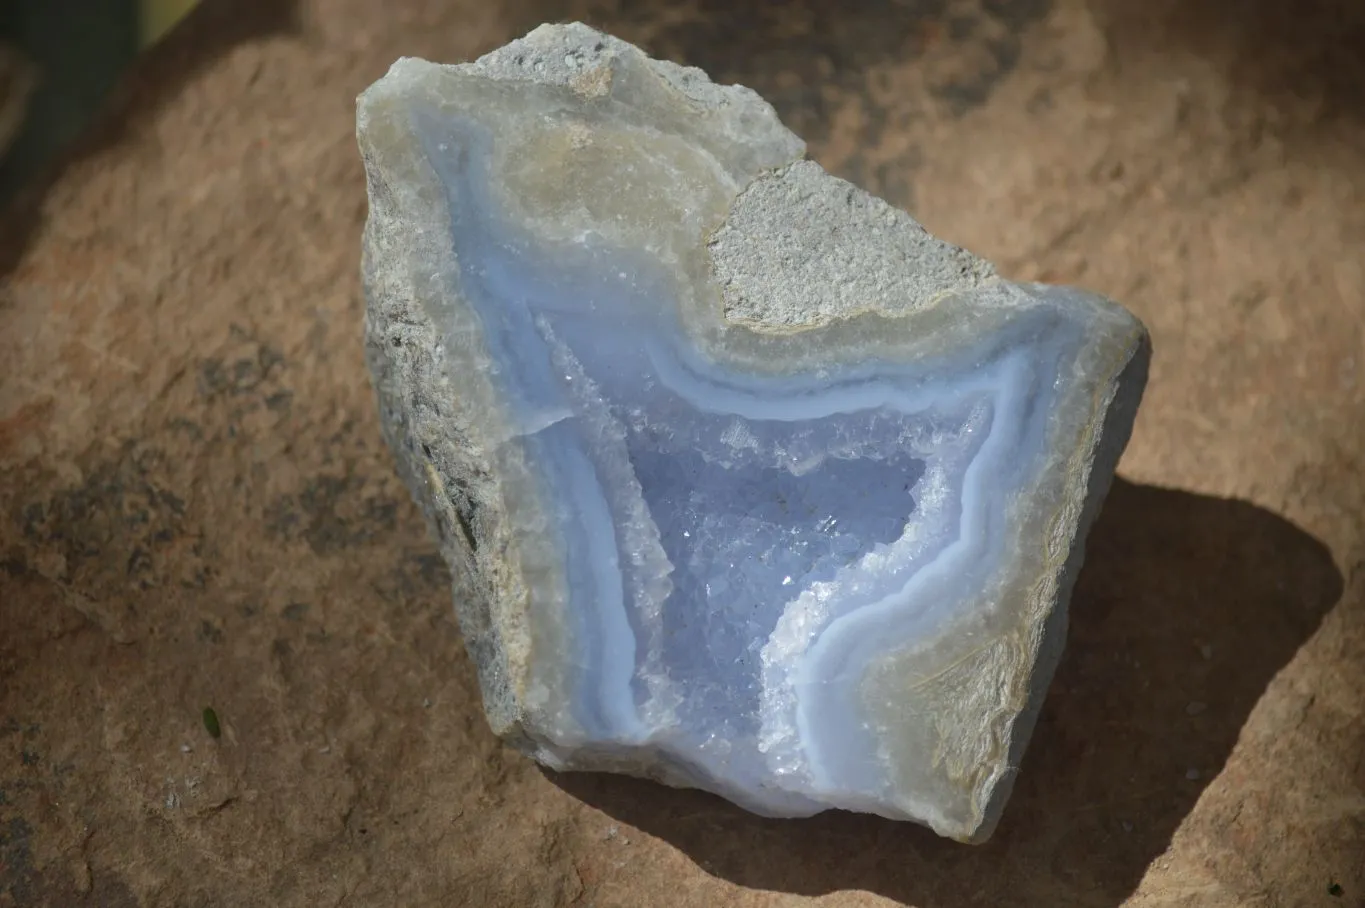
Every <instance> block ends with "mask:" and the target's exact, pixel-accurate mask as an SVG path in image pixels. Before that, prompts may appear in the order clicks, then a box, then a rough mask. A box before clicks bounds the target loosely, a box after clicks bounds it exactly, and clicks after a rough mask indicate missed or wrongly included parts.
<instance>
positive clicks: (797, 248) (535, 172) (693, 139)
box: [358, 25, 1149, 841]
mask: <svg viewBox="0 0 1365 908" xmlns="http://www.w3.org/2000/svg"><path fill="white" fill-rule="evenodd" d="M358 134H359V140H360V147H361V151H362V155H363V157H364V161H365V168H366V173H367V175H368V180H369V196H370V216H369V221H368V223H367V226H366V230H365V240H364V279H365V288H366V294H367V300H368V313H367V351H368V362H369V366H370V369H371V371H372V372H373V375H374V380H375V385H376V387H377V389H378V394H379V406H380V410H381V414H382V418H383V426H384V431H385V434H386V436H387V438H388V441H389V444H390V445H391V446H392V448H393V450H394V452H395V453H396V455H397V458H398V463H399V468H400V470H401V471H402V474H403V476H404V478H405V480H406V482H407V484H408V486H409V487H410V488H411V490H412V493H413V495H414V496H415V497H416V499H417V501H418V502H419V503H420V504H421V506H422V507H423V509H424V510H425V512H426V514H427V517H428V519H429V521H430V524H431V526H432V529H433V532H434V534H435V535H436V537H437V538H438V539H439V540H440V542H441V548H442V552H443V554H444V555H445V557H446V559H447V560H448V561H449V563H450V565H451V567H452V570H453V572H454V574H455V578H456V589H455V601H456V606H457V610H458V614H459V619H460V624H461V628H462V630H463V633H464V637H465V640H466V642H467V644H468V647H469V651H470V654H471V655H472V657H473V660H474V662H475V663H476V665H477V666H478V671H479V679H480V683H481V685H482V689H483V695H484V705H485V710H486V712H487V714H488V718H489V721H490V723H491V724H492V726H493V728H494V730H495V731H496V732H497V733H498V734H500V735H502V736H503V737H505V738H506V739H507V740H509V741H511V742H512V743H513V744H515V745H516V746H518V747H519V748H521V749H522V750H524V751H526V752H527V753H529V754H531V755H532V756H534V757H535V759H537V760H539V761H541V762H542V763H544V764H545V765H547V766H550V767H554V768H556V769H605V770H612V771H618V772H625V773H631V774H635V775H641V776H646V777H650V778H654V779H658V780H660V781H662V782H665V783H667V784H670V785H679V786H694V787H698V788H704V789H707V790H710V791H713V792H716V793H718V794H720V795H723V796H724V797H726V798H729V799H730V800H732V801H734V802H736V803H738V804H741V805H743V806H744V807H746V808H748V809H750V810H753V811H755V812H757V813H762V814H767V815H772V816H803V815H809V814H813V813H816V812H818V811H821V810H825V809H828V808H832V807H839V808H846V809H850V810H858V811H867V812H872V813H877V814H880V815H882V816H886V817H891V818H896V819H909V820H914V821H917V822H921V823H925V824H927V825H929V826H931V827H933V828H934V829H935V830H937V831H938V832H939V833H940V834H943V835H947V836H952V837H954V838H957V839H961V840H964V841H981V840H983V839H985V838H986V837H987V836H988V835H989V834H990V832H991V830H992V829H993V828H994V826H995V823H996V821H997V819H998V817H999V814H1000V811H1001V809H1002V807H1003V805H1004V802H1005V799H1006V798H1007V796H1008V792H1009V789H1010V787H1011V784H1012V781H1013V778H1014V775H1015V773H1016V771H1017V767H1018V765H1019V761H1020V758H1021V756H1022V753H1023V749H1024V746H1025V744H1026V742H1027V740H1028V737H1029V735H1030V733H1031V731H1032V728H1033V725H1034V721H1035V718H1036V716H1037V712H1038V708H1039V706H1040V703H1041V701H1042V699H1043V696H1044V694H1045V692H1046V689H1047V685H1048V683H1049V681H1050V679H1051V676H1052V673H1053V669H1054V667H1055V665H1056V663H1057V659H1058V656H1059V654H1060V650H1061V647H1062V645H1063V642H1064V638H1065V635H1066V604H1067V599H1068V598H1069V596H1070V592H1071V587H1072V584H1073V581H1074V579H1075V576H1076V572H1077V570H1078V569H1079V567H1080V563H1081V560H1082V556H1083V546H1084V539H1085V535H1086V532H1087V531H1088V529H1089V527H1090V524H1091V522H1092V520H1093V518H1094V516H1095V513H1096V511H1097V510H1098V508H1099V506H1100V502H1101V501H1102V499H1103V498H1104V495H1105V493H1106V491H1107V489H1108V486H1109V483H1110V480H1111V478H1112V475H1113V471H1114V467H1115V464H1116V463H1117V460H1118V458H1119V455H1120V453H1121V452H1122V450H1123V447H1124V445H1125V444H1126V443H1127V439H1128V434H1129V432H1130V430H1131V427H1132V423H1133V419H1134V416H1135V413H1136V410H1137V407H1138V403H1139V400H1140V398H1141V395H1142V389H1143V385H1144V383H1145V379H1146V369H1147V361H1148V357H1149V344H1148V338H1147V333H1146V331H1145V330H1144V328H1143V326H1142V325H1141V324H1140V323H1139V322H1138V321H1137V320H1136V319H1135V318H1134V317H1133V316H1131V315H1130V314H1129V313H1128V312H1126V311H1125V310H1124V309H1122V308H1121V307H1119V306H1117V305H1115V304H1114V303H1111V302H1109V301H1107V300H1105V299H1102V298H1100V297H1097V296H1094V295H1091V294H1087V293H1083V292H1080V291H1076V290H1070V289H1066V288H1059V287H1048V286H1042V285H1034V284H1029V285H1024V284H1016V283H1011V282H1009V281H1006V280H1004V279H1002V278H1001V277H1000V276H998V275H997V274H996V272H995V271H994V269H993V268H992V267H991V266H990V265H989V264H988V263H986V262H984V261H982V260H981V259H978V258H976V257H975V256H973V255H971V254H970V253H968V252H966V251H964V250H962V249H958V248H956V247H954V246H951V245H949V244H947V243H944V242H941V241H939V240H937V239H935V238H934V237H932V236H930V235H929V234H928V233H927V232H926V231H925V230H924V229H923V228H922V227H920V226H919V225H918V224H917V223H915V221H914V220H913V219H911V218H910V217H909V216H908V215H906V214H905V213H903V212H901V211H897V210H895V209H894V208H892V207H891V206H889V205H887V204H886V203H884V202H882V201H880V200H878V199H875V198H873V197H871V196H869V195H867V194H866V193H864V192H862V191H860V190H859V189H857V188H855V187H853V186H851V185H850V184H848V183H846V182H843V181H841V180H838V179H835V178H834V177H831V176H830V175H829V174H827V173H825V172H824V171H823V170H821V169H820V168H819V167H818V166H817V165H815V164H814V163H811V162H808V161H805V160H803V156H804V152H805V148H804V145H803V144H802V142H801V141H800V140H799V139H797V138H796V137H795V136H794V135H792V134H791V133H790V132H789V131H788V130H787V129H786V128H784V127H783V126H782V124H781V123H780V122H779V121H778V119H777V116H776V115H775V114H774V112H773V110H772V108H771V107H769V106H768V105H767V104H766V103H765V102H764V101H763V100H762V99H761V98H759V97H758V96H757V95H755V94H754V93H753V92H751V91H749V90H748V89H745V88H741V87H735V86H718V85H714V84H712V83H711V82H710V81H709V80H708V79H707V78H706V76H705V75H704V74H703V73H701V72H699V71H697V70H695V69H685V68H682V67H679V66H676V65H674V64H671V63H665V62H660V61H655V60H650V59H649V58H647V57H646V56H645V55H644V54H643V53H641V52H640V51H639V50H637V49H636V48H634V47H631V46H630V45H628V44H625V43H623V42H621V41H618V40H616V39H614V38H611V37H608V36H606V35H603V34H600V33H598V32H595V31H593V30H591V29H589V28H587V27H585V26H582V25H567V26H543V27H541V28H538V29H536V30H535V31H534V32H532V33H531V34H530V35H528V36H527V37H525V38H523V39H521V40H519V41H516V42H513V43H512V44H510V45H508V46H507V47H504V48H502V49H500V50H498V51H495V52H493V53H491V54H489V55H488V56H486V57H484V58H482V59H480V60H479V61H477V62H475V63H472V64H467V65H461V66H438V65H434V64H431V63H426V62H423V61H420V60H412V59H404V60H400V61H398V62H397V63H396V64H394V66H393V68H392V69H391V70H390V71H389V73H388V74H387V75H385V76H384V77H383V78H382V79H380V80H379V81H378V82H376V83H375V84H374V85H373V86H371V87H370V88H369V89H368V90H367V91H366V92H365V93H364V94H363V95H362V96H361V98H360V102H359V113H358Z"/></svg>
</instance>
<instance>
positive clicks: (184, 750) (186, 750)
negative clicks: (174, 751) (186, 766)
mask: <svg viewBox="0 0 1365 908" xmlns="http://www.w3.org/2000/svg"><path fill="white" fill-rule="evenodd" d="M192 750H194V748H193V747H190V746H189V745H188V744H181V745H180V752H181V753H182V754H187V753H189V752H190V751H192Z"/></svg>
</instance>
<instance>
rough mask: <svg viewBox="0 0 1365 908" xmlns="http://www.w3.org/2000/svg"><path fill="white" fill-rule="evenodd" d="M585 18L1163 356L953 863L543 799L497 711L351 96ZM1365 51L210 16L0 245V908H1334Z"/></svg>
mask: <svg viewBox="0 0 1365 908" xmlns="http://www.w3.org/2000/svg"><path fill="white" fill-rule="evenodd" d="M290 9H292V10H293V11H294V15H293V16H288V15H286V13H287V12H288V11H289V10H290ZM574 19H585V20H587V21H591V22H593V23H594V24H596V25H598V26H600V27H602V28H603V29H604V30H605V31H608V32H610V33H612V34H617V35H620V36H621V37H622V38H623V39H627V40H629V41H631V42H632V43H634V44H636V45H639V46H641V47H646V48H648V49H649V50H650V52H651V53H652V54H653V55H655V56H658V57H664V58H667V59H671V60H677V61H680V62H686V63H690V64H693V65H697V66H701V67H703V68H704V69H705V70H706V71H707V72H709V73H711V74H712V75H713V76H714V77H715V78H716V79H718V80H723V81H725V82H739V83H742V84H745V85H749V86H752V87H753V88H754V89H755V90H757V91H759V92H761V94H762V95H763V96H764V97H766V98H769V99H771V101H772V102H773V104H774V106H775V107H776V108H777V110H778V111H779V113H780V114H781V116H782V119H783V120H784V122H786V123H789V124H791V125H792V127H793V128H794V129H795V130H796V131H797V132H798V133H800V134H801V135H802V136H804V137H805V138H806V140H807V141H808V142H809V147H810V156H811V158H812V159H813V160H815V161H818V162H819V163H820V164H821V165H822V166H824V167H825V168H826V169H828V170H829V171H830V172H831V173H835V174H838V175H840V176H842V177H844V178H846V179H850V180H852V181H853V182H855V183H857V184H858V185H861V186H865V187H867V188H869V189H870V190H872V191H874V192H875V193H876V194H878V195H881V196H884V197H885V198H886V199H888V200H889V201H890V202H892V203H893V204H894V205H896V206H903V207H906V208H908V209H909V210H911V211H913V212H915V215H916V217H917V218H919V219H920V220H921V221H923V223H924V224H925V225H927V226H928V227H929V228H930V229H932V230H933V232H934V233H935V234H937V235H939V236H942V237H946V238H948V239H950V240H952V241H953V242H955V243H958V244H961V245H964V246H966V247H968V248H971V249H973V250H975V251H977V252H980V253H982V254H983V255H985V256H987V257H988V258H990V259H991V260H992V261H994V262H995V263H996V265H997V267H998V268H999V270H1000V273H1002V274H1004V275H1006V276H1008V277H1010V278H1012V279H1015V280H1044V281H1053V282H1062V283H1078V284H1083V285H1085V286H1088V287H1093V288H1095V289H1096V290H1099V291H1100V292H1102V293H1105V294H1107V295H1110V296H1112V297H1114V298H1117V299H1121V300H1123V302H1124V304H1125V305H1126V306H1129V307H1131V308H1132V310H1133V311H1134V312H1135V313H1136V314H1137V315H1139V316H1140V317H1141V318H1142V320H1143V322H1144V323H1145V324H1146V325H1147V326H1148V328H1149V329H1150V330H1151V332H1152V338H1153V346H1154V348H1155V349H1156V350H1157V351H1158V354H1157V355H1156V356H1155V357H1154V358H1153V361H1152V372H1151V380H1150V383H1149V385H1148V388H1147V392H1146V394H1145V395H1144V399H1143V403H1142V410H1141V414H1140V416H1139V418H1138V421H1137V425H1136V427H1135V429H1134V432H1133V437H1132V440H1131V442H1130V443H1129V446H1128V448H1127V450H1126V451H1125V453H1124V456H1123V460H1122V462H1121V464H1120V466H1119V479H1118V480H1117V481H1116V482H1115V484H1114V487H1113V488H1112V490H1111V491H1110V494H1109V496H1108V498H1107V499H1106V502H1105V506H1104V509H1103V512H1102V513H1101V514H1100V517H1099V519H1098V520H1097V521H1096V524H1095V527H1094V529H1093V531H1092V533H1091V535H1090V538H1089V540H1088V542H1087V546H1086V568H1085V569H1084V570H1082V571H1081V572H1080V577H1079V579H1078V580H1077V584H1076V591H1075V594H1074V596H1073V599H1072V603H1073V605H1072V609H1071V613H1070V628H1069V629H1068V642H1067V648H1066V653H1065V655H1064V657H1063V659H1062V663H1061V665H1060V666H1059V667H1058V670H1057V674H1056V678H1055V679H1054V681H1053V684H1052V687H1051V689H1050V690H1049V692H1048V696H1047V700H1046V702H1045V703H1044V705H1043V708H1042V710H1041V713H1040V716H1039V720H1038V730H1037V733H1036V734H1035V735H1034V738H1033V741H1032V743H1031V744H1030V745H1029V750H1028V754H1027V755H1026V757H1025V759H1024V761H1023V766H1022V771H1021V772H1020V775H1019V777H1018V780H1017V782H1016V784H1015V788H1014V792H1013V793H1012V794H1011V796H1010V803H1009V807H1008V809H1007V810H1006V811H1005V814H1004V816H1003V818H1002V819H1001V822H1000V825H999V827H998V828H997V829H996V832H995V834H994V835H993V836H992V837H991V839H990V841H988V842H986V843H985V844H983V845H980V846H977V847H972V848H964V847H962V846H960V845H958V844H957V843H955V842H952V841H949V840H945V839H942V838H940V837H938V836H936V835H935V834H934V833H933V832H932V831H930V830H928V829H925V828H923V827H921V826H918V825H916V824H913V823H903V822H892V821H887V820H883V819H881V818H879V817H875V816H870V815H866V814H849V813H845V812H842V811H828V812H826V813H823V814H821V815H819V816H815V817H811V818H809V819H804V820H781V821H775V820H766V819H763V818H761V817H756V816H754V815H752V814H750V813H748V812H746V811H744V810H742V809H740V808H737V807H734V806H733V805H731V804H730V803H729V802H727V801H725V800H723V799H721V798H717V797H714V796H711V795H708V794H705V793H703V792H699V791H695V790H681V789H671V788H666V787H664V786H661V785H654V784H650V783H646V782H639V781H637V780H634V779H629V778H624V777H622V776H618V775H602V774H592V773H563V774H558V773H553V772H542V771H541V770H540V769H539V767H537V765H536V764H535V763H534V762H533V761H531V760H528V759H525V758H524V757H522V756H521V755H520V754H518V753H517V752H516V751H514V750H512V749H511V748H508V747H504V746H502V744H501V743H500V742H499V740H498V739H497V738H496V737H495V736H494V735H493V734H492V733H491V732H490V731H489V729H488V723H487V722H486V720H485V718H484V715H483V711H482V709H481V707H480V692H479V687H478V683H477V677H476V673H475V670H474V667H473V665H472V663H471V661H470V660H469V658H468V657H467V655H466V653H465V650H464V646H463V644H462V642H461V637H460V633H459V630H458V628H457V626H456V621H455V616H454V615H453V614H452V613H451V595H450V576H449V574H448V573H447V572H446V570H445V568H444V566H443V564H442V559H441V556H440V554H439V552H438V550H437V547H436V546H435V545H433V544H432V542H431V541H430V540H429V538H428V533H427V529H426V526H425V523H424V521H423V519H422V516H421V514H420V512H419V511H418V510H417V509H416V508H415V507H414V506H413V504H412V500H411V496H410V495H409V494H408V492H407V490H406V489H405V488H404V487H403V484H402V483H401V482H400V481H399V480H398V479H397V477H396V474H395V470H394V458H393V457H392V456H391V455H390V453H389V452H388V450H387V448H386V446H385V444H384V441H383V438H382V437H381V434H380V423H379V419H378V416H377V413H376V409H375V402H374V391H373V388H372V386H371V383H370V379H369V376H368V374H367V372H366V367H365V362H364V357H363V350H364V344H363V337H362V330H361V325H362V322H363V318H364V312H365V308H364V306H365V304H364V297H363V293H362V288H361V280H360V273H359V268H358V267H357V261H356V254H357V252H356V251H357V247H358V245H359V242H360V236H361V232H362V230H363V228H364V222H365V216H366V205H365V175H364V171H363V169H362V167H361V163H360V159H359V156H358V155H357V154H356V145H355V98H356V95H357V94H359V93H360V92H361V91H363V90H364V89H365V88H366V86H368V85H370V84H372V83H373V82H374V81H375V80H376V79H378V78H380V77H381V76H383V75H384V73H385V72H386V71H387V70H388V68H389V67H390V66H391V65H392V63H393V61H394V60H396V59H397V58H398V57H400V56H404V55H408V56H419V57H425V58H427V59H435V60H473V59H475V58H476V57H478V56H479V55H480V54H483V53H485V52H487V51H489V50H491V49H493V48H495V47H498V46H500V45H503V44H505V43H507V42H508V41H510V40H512V39H513V38H515V37H517V36H520V35H524V34H525V33H527V32H528V31H529V30H530V29H532V28H534V27H535V26H536V25H537V24H539V23H541V22H546V21H567V20H574ZM1363 29H1365V9H1362V7H1361V6H1360V5H1359V4H1356V3H1349V2H1339V0H1307V2H1305V3H1301V4H1300V3H1296V4H1285V3H1280V2H1270V0H1251V2H1245V0H1237V2H1229V0H1209V2H1205V3H1198V4H1192V3H1189V2H1187V0H1148V2H1143V3H1133V2H1131V0H1051V2H1046V0H1031V2H1027V3H1023V2H1012V3H998V2H990V3H982V2H978V0H963V2H959V0H954V2H951V3H946V4H942V3H904V4H902V3H896V4H848V3H835V2H810V0H791V2H787V3H781V4H777V3H767V2H763V3H760V2H719V0H705V2H699V0H667V2H663V0H639V2H632V3H629V4H625V3H620V4H617V3H604V2H600V0H591V2H588V0H566V2H558V0H556V2H535V3H525V2H523V0H509V2H506V3H488V2H469V0H402V2H393V3H374V2H372V0H298V2H297V3H294V4H292V5H291V4H290V3H281V2H279V0H205V2H204V3H202V4H201V5H200V7H199V9H198V10H197V11H196V12H195V13H192V14H191V18H190V20H189V21H188V22H187V23H186V27H185V28H184V29H183V30H177V32H176V33H175V34H173V35H171V36H170V38H169V39H168V41H167V42H166V43H164V44H162V45H160V46H159V47H158V48H157V49H156V50H154V51H153V52H152V54H151V56H149V57H148V58H146V59H145V60H143V61H142V62H141V63H140V64H139V66H138V67H137V68H136V70H135V71H133V72H131V73H129V82H128V83H127V84H126V85H125V86H124V91H123V92H122V93H121V96H120V97H121V100H120V103H119V106H118V107H117V108H115V109H113V110H111V111H110V116H109V117H108V118H107V120H106V121H105V122H104V124H103V125H102V127H101V128H100V130H99V131H98V132H97V133H96V134H94V135H92V136H91V137H90V140H89V141H88V142H86V143H84V144H83V145H82V147H81V148H79V149H77V150H76V152H75V154H74V156H73V157H72V158H71V159H69V160H68V161H66V162H65V164H64V166H63V167H62V168H61V170H60V172H59V173H57V174H56V175H55V180H54V181H53V182H51V183H50V184H49V185H44V186H40V187H35V189H36V190H37V191H38V195H37V197H36V198H35V200H34V201H35V202H36V204H35V205H34V206H32V207H30V208H25V209H20V210H18V211H11V212H7V213H6V215H5V217H4V223H3V224H0V274H2V275H3V277H2V278H0V792H3V795H2V796H0V905H5V906H6V908H8V906H10V905H14V906H25V908H27V906H34V905H37V906H55V908H69V906H82V908H83V906H92V908H93V906H108V908H129V906H163V905H167V906H181V905H190V906H201V905H202V906H236V905H269V906H279V908H318V906H335V905H342V906H356V905H364V906H376V908H379V906H384V908H387V906H401V908H410V906H428V905H431V906H446V905H451V904H455V905H460V904H464V905H476V906H481V908H484V906H486V908H527V906H534V908H584V906H587V905H592V906H596V908H639V906H641V905H665V906H668V908H715V906H717V905H725V906H731V905H733V906H737V908H811V906H819V908H895V906H913V908H995V906H1000V905H1007V906H1008V905H1042V906H1052V905H1065V906H1071V905H1075V906H1081V908H1113V906H1115V905H1125V906H1130V908H1157V906H1161V908H1195V906H1197V908H1209V906H1212V908H1245V906H1248V905H1252V906H1267V908H1270V906H1290V908H1299V906H1309V908H1317V906H1324V908H1326V906H1332V908H1346V906H1351V908H1355V905H1354V903H1355V902H1358V901H1359V900H1360V897H1361V895H1362V893H1365V866H1362V865H1361V861H1360V855H1361V853H1362V829H1365V827H1363V826H1362V823H1365V777H1362V772H1365V766H1363V765H1362V763H1361V754H1365V570H1362V565H1365V525H1362V521H1361V515H1363V514H1365V438H1362V435H1361V432H1360V426H1361V425H1365V381H1362V380H1361V379H1362V374H1361V369H1362V368H1363V367H1365V361H1362V359H1361V350H1362V343H1363V338H1365V335H1362V330H1363V329H1362V326H1363V325H1365V310H1363V309H1362V300H1365V270H1362V268H1361V267H1360V266H1359V250H1360V249H1361V247H1362V244H1365V223H1363V222H1362V217H1361V212H1362V211H1365V207H1362V200H1365V160H1363V159H1362V156H1361V152H1360V149H1361V148H1365V119H1363V118H1362V117H1361V111H1362V110H1365V104H1362V97H1361V89H1362V86H1365V55H1362V54H1361V53H1360V47H1361V39H1362V30H1363ZM205 706H212V707H213V708H214V710H215V711H216V713H217V715H218V718H219V720H220V724H221V728H222V737H221V738H219V739H217V740H214V739H213V738H211V737H210V736H209V735H208V733H207V732H206V730H205V729H204V726H203V721H202V712H203V708H204V707H205ZM186 747H188V750H186V749H184V748H186ZM1334 887H1335V889H1334ZM1334 891H1338V892H1340V895H1334V894H1333V892H1334Z"/></svg>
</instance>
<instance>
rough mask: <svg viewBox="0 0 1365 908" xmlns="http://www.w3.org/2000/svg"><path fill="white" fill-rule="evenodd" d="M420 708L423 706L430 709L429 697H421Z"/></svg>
mask: <svg viewBox="0 0 1365 908" xmlns="http://www.w3.org/2000/svg"><path fill="white" fill-rule="evenodd" d="M422 708H423V709H431V698H430V697H423V698H422Z"/></svg>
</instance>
